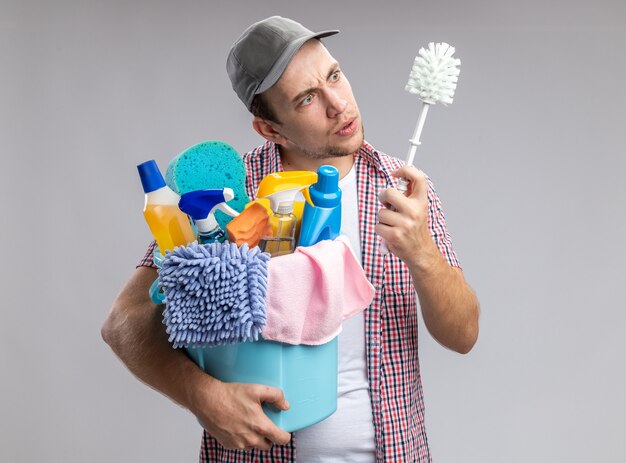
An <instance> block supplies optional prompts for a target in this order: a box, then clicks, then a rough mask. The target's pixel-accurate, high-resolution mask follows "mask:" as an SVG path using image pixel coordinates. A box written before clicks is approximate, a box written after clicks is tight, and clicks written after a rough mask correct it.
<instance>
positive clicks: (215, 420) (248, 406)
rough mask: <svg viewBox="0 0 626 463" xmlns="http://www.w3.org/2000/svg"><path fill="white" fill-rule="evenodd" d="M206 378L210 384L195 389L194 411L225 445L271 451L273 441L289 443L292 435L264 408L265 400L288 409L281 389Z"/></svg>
mask: <svg viewBox="0 0 626 463" xmlns="http://www.w3.org/2000/svg"><path fill="white" fill-rule="evenodd" d="M207 379H208V380H209V383H210V384H207V387H200V388H197V389H196V393H195V394H194V396H195V397H194V399H193V410H191V411H192V412H193V413H194V414H195V415H196V416H197V418H198V419H199V420H200V422H201V423H202V425H203V426H204V427H205V429H206V430H207V431H208V432H209V434H211V435H212V436H213V437H215V438H216V439H217V440H218V441H219V443H220V444H222V445H223V446H224V447H225V448H228V449H239V450H251V449H252V448H258V449H261V450H269V449H270V448H271V447H272V445H274V444H279V445H284V444H287V443H289V441H290V440H291V434H289V433H288V432H285V431H283V430H281V429H280V428H278V427H277V426H276V425H275V424H274V423H273V422H272V421H271V420H270V419H269V418H268V417H267V415H266V414H265V413H264V412H263V409H262V404H263V403H264V402H269V403H271V404H273V405H274V406H275V407H276V408H278V409H279V410H288V409H289V402H287V400H286V399H285V397H284V395H283V392H282V391H281V390H280V389H278V388H275V387H270V386H263V385H261V384H244V383H223V382H221V381H218V380H216V379H214V378H210V379H209V377H207Z"/></svg>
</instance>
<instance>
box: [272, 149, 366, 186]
mask: <svg viewBox="0 0 626 463" xmlns="http://www.w3.org/2000/svg"><path fill="white" fill-rule="evenodd" d="M276 148H277V150H278V153H279V155H280V161H281V163H282V165H283V170H285V171H293V170H309V171H312V172H317V169H318V167H319V166H323V165H330V166H333V167H336V168H337V170H338V171H339V178H340V179H342V178H344V177H345V176H346V175H348V172H350V169H352V165H353V164H354V156H337V157H332V158H320V159H317V158H312V157H309V156H306V155H303V154H301V153H294V152H290V151H289V150H287V149H285V148H284V147H283V146H280V145H276Z"/></svg>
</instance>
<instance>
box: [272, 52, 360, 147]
mask: <svg viewBox="0 0 626 463" xmlns="http://www.w3.org/2000/svg"><path fill="white" fill-rule="evenodd" d="M265 97H266V101H267V102H268V103H269V104H270V106H271V107H272V109H273V110H274V113H275V114H276V115H277V117H278V120H279V121H280V123H271V125H272V127H273V128H274V129H275V130H276V131H277V132H278V133H279V134H280V136H281V137H282V140H281V141H280V143H281V145H283V146H284V147H285V148H286V149H288V150H291V151H299V152H300V153H302V154H303V155H305V156H308V157H311V158H318V159H320V158H327V157H337V156H347V155H352V154H353V153H354V152H355V151H357V150H358V149H359V147H360V146H361V144H362V143H363V125H362V122H361V116H360V113H359V108H358V106H357V104H356V101H355V100H354V95H353V94H352V87H350V83H349V82H348V79H346V77H345V76H344V75H343V74H342V72H341V70H340V68H339V63H337V61H335V59H334V58H333V57H332V56H331V55H330V53H329V52H328V50H327V49H326V47H324V46H323V45H322V43H321V42H320V41H318V40H309V41H308V42H307V43H305V44H304V45H303V46H302V48H301V49H300V50H298V52H297V53H296V55H295V56H294V57H293V59H292V60H291V62H290V63H289V66H287V69H286V70H285V72H284V74H283V75H282V76H281V78H280V80H279V81H278V82H277V83H276V84H275V85H274V86H273V87H272V88H270V89H269V90H268V91H267V92H266V95H265Z"/></svg>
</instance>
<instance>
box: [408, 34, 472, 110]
mask: <svg viewBox="0 0 626 463" xmlns="http://www.w3.org/2000/svg"><path fill="white" fill-rule="evenodd" d="M453 54H454V47H453V46H451V45H448V44H447V43H445V42H441V43H433V42H430V43H429V44H428V49H427V50H426V49H424V48H420V51H419V55H418V56H417V57H416V58H415V62H414V63H413V67H412V68H411V74H410V75H409V82H408V83H407V85H406V87H405V88H406V90H407V91H408V92H410V93H413V94H415V95H417V96H418V97H419V99H420V100H422V101H423V102H424V103H426V104H435V103H442V104H444V105H447V104H451V103H452V98H453V97H454V91H455V90H456V83H457V81H458V78H459V73H460V71H459V68H458V66H460V65H461V60H460V59H457V58H453V57H452V55H453Z"/></svg>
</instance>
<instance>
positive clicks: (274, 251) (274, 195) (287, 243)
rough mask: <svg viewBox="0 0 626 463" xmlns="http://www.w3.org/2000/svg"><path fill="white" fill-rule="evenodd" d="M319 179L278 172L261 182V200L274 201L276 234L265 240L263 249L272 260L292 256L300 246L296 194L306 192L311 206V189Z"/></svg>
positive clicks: (306, 173) (307, 174)
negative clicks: (298, 244)
mask: <svg viewBox="0 0 626 463" xmlns="http://www.w3.org/2000/svg"><path fill="white" fill-rule="evenodd" d="M316 180H317V174H316V173H315V172H309V171H292V172H275V173H273V174H269V175H267V176H265V177H264V178H263V180H261V183H259V187H258V189H257V197H259V198H268V199H269V200H270V208H271V209H272V215H270V225H271V227H272V233H271V234H269V235H266V236H264V237H262V238H261V241H260V243H259V247H260V248H261V250H263V251H265V252H269V253H270V255H271V256H272V257H277V256H282V255H284V254H289V253H292V252H293V250H294V249H295V247H296V244H295V238H296V223H297V219H296V216H295V215H294V214H293V209H294V201H295V198H296V195H297V194H298V193H299V192H300V191H302V193H303V195H304V197H305V199H306V200H307V202H309V203H311V197H310V196H309V193H308V187H309V185H311V184H312V183H315V181H316Z"/></svg>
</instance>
